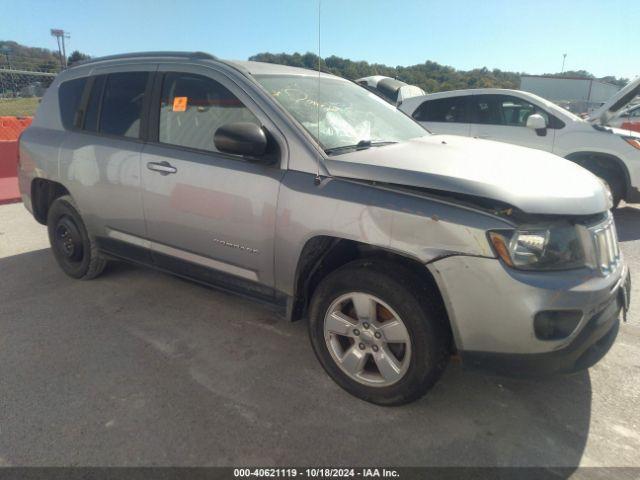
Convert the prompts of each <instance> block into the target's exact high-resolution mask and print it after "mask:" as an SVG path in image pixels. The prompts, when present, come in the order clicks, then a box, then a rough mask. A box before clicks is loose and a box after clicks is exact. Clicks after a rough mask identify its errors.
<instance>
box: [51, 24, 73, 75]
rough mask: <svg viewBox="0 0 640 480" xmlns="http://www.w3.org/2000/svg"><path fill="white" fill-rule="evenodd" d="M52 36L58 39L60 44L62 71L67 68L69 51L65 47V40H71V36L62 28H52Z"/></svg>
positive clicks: (59, 52) (59, 53)
mask: <svg viewBox="0 0 640 480" xmlns="http://www.w3.org/2000/svg"><path fill="white" fill-rule="evenodd" d="M51 36H52V37H56V41H57V42H58V55H60V69H61V70H62V69H65V68H66V67H67V50H66V48H65V45H64V39H65V38H69V34H68V33H66V32H65V31H64V30H62V29H60V28H52V29H51Z"/></svg>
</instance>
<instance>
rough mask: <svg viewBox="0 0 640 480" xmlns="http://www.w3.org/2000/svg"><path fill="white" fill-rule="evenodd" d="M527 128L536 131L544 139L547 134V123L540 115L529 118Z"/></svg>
mask: <svg viewBox="0 0 640 480" xmlns="http://www.w3.org/2000/svg"><path fill="white" fill-rule="evenodd" d="M527 128H531V129H532V130H535V131H536V133H537V134H538V135H539V136H541V137H544V136H545V135H546V134H547V121H546V120H545V119H544V117H543V116H542V115H540V114H539V113H534V114H532V115H529V118H527Z"/></svg>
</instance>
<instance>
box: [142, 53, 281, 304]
mask: <svg viewBox="0 0 640 480" xmlns="http://www.w3.org/2000/svg"><path fill="white" fill-rule="evenodd" d="M150 122H151V123H150V138H149V143H148V144H147V145H145V147H144V150H143V152H142V178H143V185H144V214H145V218H146V224H147V238H148V240H149V241H150V242H151V243H150V246H151V249H152V252H153V257H154V261H155V262H156V263H157V264H158V265H160V266H162V267H164V268H167V269H170V270H172V271H177V272H179V273H180V272H181V273H184V274H185V275H188V276H191V277H198V278H202V280H205V281H209V282H213V283H223V284H226V286H227V287H230V288H232V289H238V288H239V289H242V288H243V287H248V288H252V289H253V293H259V294H262V293H263V294H265V295H270V290H269V288H270V287H271V286H273V255H274V234H275V219H276V202H277V196H278V189H279V186H280V179H281V177H282V174H283V170H282V169H281V166H280V164H279V163H276V164H275V165H270V166H269V165H263V164H260V163H256V162H252V161H251V159H248V158H245V157H242V156H239V155H230V154H226V153H222V152H219V151H218V150H217V149H216V148H215V145H214V143H213V137H214V133H215V131H216V130H217V129H218V128H219V127H221V126H223V125H225V124H228V123H233V122H253V123H257V124H259V125H263V126H264V125H266V128H267V130H268V131H271V132H274V131H275V127H274V126H273V125H272V124H270V123H269V120H268V119H267V118H266V117H265V115H264V113H262V112H261V111H260V110H259V109H258V108H257V106H256V105H255V104H254V103H253V102H252V100H251V98H250V97H249V96H248V95H247V94H246V93H245V92H244V91H243V90H242V89H241V88H239V86H238V85H236V84H235V83H234V82H232V81H231V80H230V79H228V78H227V77H226V76H225V75H224V74H222V73H220V72H217V71H216V70H214V69H210V68H206V67H198V66H183V65H180V66H177V65H174V64H167V65H160V67H159V71H158V75H157V79H156V83H155V87H154V99H153V101H152V104H151V113H150ZM274 138H275V137H274ZM277 143H278V142H277V141H276V144H277ZM274 148H277V149H280V150H279V151H280V153H281V156H283V155H284V150H283V149H284V145H279V146H278V147H274ZM258 284H262V287H261V286H259V285H258ZM263 286H267V287H268V288H267V289H265V288H263Z"/></svg>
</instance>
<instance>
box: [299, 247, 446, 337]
mask: <svg viewBox="0 0 640 480" xmlns="http://www.w3.org/2000/svg"><path fill="white" fill-rule="evenodd" d="M357 259H371V260H376V259H384V260H389V261H393V262H396V263H399V264H401V265H403V266H404V267H405V268H407V269H409V270H410V271H411V272H412V273H414V274H415V275H416V276H417V277H418V278H419V279H420V280H421V281H422V282H424V284H425V285H426V286H427V288H428V289H429V290H430V291H432V292H434V294H435V295H436V299H435V300H436V303H437V304H438V305H439V306H440V307H441V309H442V315H443V318H444V319H445V321H446V324H447V325H446V326H447V328H448V329H449V330H451V325H450V323H449V317H448V316H447V310H446V308H445V305H444V301H443V299H442V295H441V294H440V289H439V288H438V285H437V284H436V281H435V279H434V278H433V276H432V275H431V272H430V271H429V269H427V268H426V267H425V266H424V265H423V264H422V263H420V262H419V261H417V260H414V259H412V258H409V257H406V256H404V255H400V254H398V253H395V252H391V251H389V250H385V249H383V248H380V247H375V246H372V245H367V244H365V243H361V242H356V241H353V240H345V239H342V238H336V237H329V236H318V237H314V238H312V239H310V240H308V241H307V243H306V244H305V246H304V248H303V249H302V253H301V254H300V260H299V261H298V267H297V269H296V282H295V293H294V299H293V305H292V311H291V313H290V316H291V320H292V321H293V320H299V319H300V318H302V317H304V316H305V315H306V314H307V309H308V306H309V303H310V300H311V297H312V296H313V292H314V291H315V289H316V288H317V286H318V285H319V284H320V282H321V281H322V279H323V278H325V277H326V276H327V275H328V274H330V273H331V272H333V271H334V270H336V269H338V268H340V267H341V266H343V265H345V264H347V263H349V262H351V261H353V260H357ZM450 333H451V332H450ZM450 338H453V336H452V335H450ZM452 347H453V345H452Z"/></svg>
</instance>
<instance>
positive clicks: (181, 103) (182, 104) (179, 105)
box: [173, 97, 187, 112]
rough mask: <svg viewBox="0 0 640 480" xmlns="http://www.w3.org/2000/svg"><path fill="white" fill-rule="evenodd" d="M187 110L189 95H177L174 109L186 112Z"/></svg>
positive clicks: (174, 100)
mask: <svg viewBox="0 0 640 480" xmlns="http://www.w3.org/2000/svg"><path fill="white" fill-rule="evenodd" d="M185 110H187V97H175V98H174V99H173V111H174V112H184V111H185Z"/></svg>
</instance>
